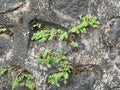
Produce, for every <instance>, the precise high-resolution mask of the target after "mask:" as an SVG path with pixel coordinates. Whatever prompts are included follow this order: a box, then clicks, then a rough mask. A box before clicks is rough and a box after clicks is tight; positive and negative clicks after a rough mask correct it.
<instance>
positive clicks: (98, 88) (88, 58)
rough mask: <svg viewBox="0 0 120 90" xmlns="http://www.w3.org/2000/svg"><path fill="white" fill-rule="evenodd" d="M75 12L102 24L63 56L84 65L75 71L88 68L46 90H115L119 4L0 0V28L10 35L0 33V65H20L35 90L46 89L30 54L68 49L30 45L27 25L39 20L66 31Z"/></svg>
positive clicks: (118, 82) (119, 83) (118, 88)
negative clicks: (66, 82)
mask: <svg viewBox="0 0 120 90" xmlns="http://www.w3.org/2000/svg"><path fill="white" fill-rule="evenodd" d="M80 14H83V15H86V14H91V15H94V16H97V17H98V19H99V21H100V23H101V24H100V26H99V28H98V29H96V30H92V29H91V28H90V29H89V31H88V33H87V34H84V35H80V36H79V37H77V38H76V40H78V41H79V43H80V45H81V47H80V49H79V50H77V51H76V52H74V53H71V54H69V55H68V57H69V60H70V61H71V62H73V63H74V64H79V63H80V64H82V65H83V66H80V67H79V66H78V68H87V69H88V70H84V71H83V72H80V73H78V74H77V75H71V78H70V79H69V82H68V84H67V85H62V86H61V87H60V88H56V87H54V86H52V87H51V89H52V90H120V1H119V0H12V1H11V0H0V26H1V27H6V28H7V29H8V30H9V31H10V32H12V34H10V35H9V34H0V67H5V66H8V65H15V66H20V67H22V68H23V69H26V70H28V71H29V72H31V73H32V74H33V76H34V77H35V82H36V90H47V89H48V87H47V83H46V79H47V73H48V72H49V71H48V70H47V69H46V67H44V66H42V65H40V64H38V63H37V62H36V60H34V58H33V56H35V55H36V53H37V52H39V51H40V50H42V49H45V48H48V49H52V50H55V49H56V48H58V46H59V47H62V48H63V49H64V50H66V51H69V50H71V48H70V46H69V45H67V44H66V43H61V42H58V41H54V40H53V41H50V42H47V43H45V44H40V43H38V42H32V41H31V36H32V33H33V32H32V30H31V27H32V25H33V24H34V23H36V22H41V23H44V27H50V28H62V29H63V30H66V29H69V28H71V27H72V26H74V25H76V24H78V23H80V21H79V19H78V16H79V15H80ZM32 43H34V45H33V47H32V48H31V47H30V46H31V44H32ZM6 87H7V86H6ZM8 87H9V86H8ZM22 88H23V87H22ZM0 90H3V87H1V85H0ZM7 90H10V89H9V88H8V89H7Z"/></svg>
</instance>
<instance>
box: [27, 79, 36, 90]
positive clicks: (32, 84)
mask: <svg viewBox="0 0 120 90" xmlns="http://www.w3.org/2000/svg"><path fill="white" fill-rule="evenodd" d="M25 86H26V87H28V88H29V89H30V90H34V89H35V83H34V82H32V81H29V80H27V81H26V83H25Z"/></svg>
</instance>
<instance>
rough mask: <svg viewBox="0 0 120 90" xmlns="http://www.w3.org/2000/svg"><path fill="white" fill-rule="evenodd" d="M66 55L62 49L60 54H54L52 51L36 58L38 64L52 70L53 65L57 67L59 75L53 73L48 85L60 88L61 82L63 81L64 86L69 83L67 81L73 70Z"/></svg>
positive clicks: (46, 51) (59, 51) (47, 51)
mask: <svg viewBox="0 0 120 90" xmlns="http://www.w3.org/2000/svg"><path fill="white" fill-rule="evenodd" d="M64 54H65V52H63V51H62V50H61V49H59V50H58V53H53V54H52V52H51V51H49V50H45V51H44V52H43V53H42V54H40V55H39V57H37V58H36V59H37V61H38V62H40V63H41V64H44V65H46V66H47V67H48V68H52V63H54V64H55V66H57V70H58V71H57V73H52V74H51V75H49V76H48V83H50V84H53V85H55V86H57V87H59V86H60V83H59V82H60V81H63V82H64V84H66V83H67V79H68V78H69V74H70V73H71V70H72V66H71V63H70V62H68V61H67V57H66V56H65V55H64Z"/></svg>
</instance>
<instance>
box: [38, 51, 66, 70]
mask: <svg viewBox="0 0 120 90" xmlns="http://www.w3.org/2000/svg"><path fill="white" fill-rule="evenodd" d="M36 59H37V61H38V62H39V63H41V64H43V65H46V66H47V67H48V68H51V63H57V64H58V63H59V62H60V61H61V60H65V59H66V57H65V56H64V55H62V54H61V53H59V55H58V54H57V55H54V54H52V53H51V51H49V50H45V51H44V52H42V54H41V55H39V56H38V57H37V58H36Z"/></svg>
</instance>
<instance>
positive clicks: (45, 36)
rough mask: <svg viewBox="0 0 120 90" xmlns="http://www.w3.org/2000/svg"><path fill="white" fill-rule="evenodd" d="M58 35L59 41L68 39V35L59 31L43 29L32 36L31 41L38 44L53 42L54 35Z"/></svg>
mask: <svg viewBox="0 0 120 90" xmlns="http://www.w3.org/2000/svg"><path fill="white" fill-rule="evenodd" d="M57 34H59V40H60V41H64V40H67V39H68V33H67V32H65V31H62V30H60V29H58V30H57V29H51V30H48V29H45V30H40V31H38V32H37V33H34V34H33V37H32V40H39V42H45V41H47V40H53V39H54V38H55V37H56V35H57Z"/></svg>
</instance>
